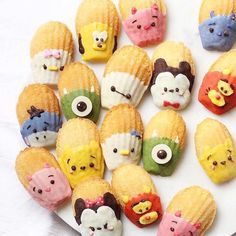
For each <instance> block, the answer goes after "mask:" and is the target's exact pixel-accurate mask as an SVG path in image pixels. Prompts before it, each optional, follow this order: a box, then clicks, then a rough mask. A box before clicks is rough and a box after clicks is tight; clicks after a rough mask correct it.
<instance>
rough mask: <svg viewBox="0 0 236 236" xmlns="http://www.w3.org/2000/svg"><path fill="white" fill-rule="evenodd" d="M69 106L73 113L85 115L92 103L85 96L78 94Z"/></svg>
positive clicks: (90, 109)
mask: <svg viewBox="0 0 236 236" xmlns="http://www.w3.org/2000/svg"><path fill="white" fill-rule="evenodd" d="M71 108H72V111H73V112H74V114H75V115H77V116H80V117H85V116H87V115H89V114H90V113H91V111H92V109H93V104H92V102H91V101H90V99H89V98H87V97H85V96H79V97H76V98H75V99H74V100H73V102H72V104H71Z"/></svg>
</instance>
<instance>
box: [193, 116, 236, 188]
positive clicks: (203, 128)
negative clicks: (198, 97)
mask: <svg viewBox="0 0 236 236" xmlns="http://www.w3.org/2000/svg"><path fill="white" fill-rule="evenodd" d="M195 146H196V152H197V157H198V160H199V162H200V164H201V166H202V167H203V169H204V170H205V172H206V174H207V175H208V176H209V178H210V179H211V180H212V181H213V182H214V183H217V184H219V183H223V182H226V181H229V180H231V179H233V178H234V177H236V149H235V147H234V144H233V140H232V137H231V135H230V133H229V131H228V130H227V128H226V127H225V126H224V125H223V124H222V123H220V122H219V121H217V120H213V119H210V118H208V119H205V120H204V121H203V122H201V123H200V124H199V125H198V127H197V130H196V133H195Z"/></svg>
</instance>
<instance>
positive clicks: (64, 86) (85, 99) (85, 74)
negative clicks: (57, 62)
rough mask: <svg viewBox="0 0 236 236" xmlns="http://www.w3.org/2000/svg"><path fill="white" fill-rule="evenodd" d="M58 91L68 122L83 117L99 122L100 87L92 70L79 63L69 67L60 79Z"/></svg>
mask: <svg viewBox="0 0 236 236" xmlns="http://www.w3.org/2000/svg"><path fill="white" fill-rule="evenodd" d="M58 89H59V95H60V98H61V106H62V111H63V113H64V115H65V117H66V119H67V120H69V119H72V118H76V117H81V118H88V119H90V120H92V121H93V122H97V120H98V117H99V113H100V106H101V105H100V104H101V102H100V85H99V82H98V80H97V78H96V75H95V74H94V72H93V70H92V69H90V68H89V67H88V66H87V65H85V64H82V63H79V62H75V63H71V64H69V65H67V66H66V67H65V69H64V71H63V72H62V73H61V75H60V77H59V81H58Z"/></svg>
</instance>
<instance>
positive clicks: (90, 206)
mask: <svg viewBox="0 0 236 236" xmlns="http://www.w3.org/2000/svg"><path fill="white" fill-rule="evenodd" d="M72 208H73V211H74V217H75V220H76V222H77V223H78V225H79V228H78V229H79V232H80V233H81V235H82V236H121V235H122V223H121V220H120V219H121V208H120V205H119V203H118V202H117V200H116V198H115V197H114V194H113V192H112V189H111V186H110V185H109V183H108V182H107V181H105V180H102V179H100V178H89V179H88V180H85V181H83V182H82V183H80V184H79V185H77V186H76V188H75V189H74V191H73V196H72Z"/></svg>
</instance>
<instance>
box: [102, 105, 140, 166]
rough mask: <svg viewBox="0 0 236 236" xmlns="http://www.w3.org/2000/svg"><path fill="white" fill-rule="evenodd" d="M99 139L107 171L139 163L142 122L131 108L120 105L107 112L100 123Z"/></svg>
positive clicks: (136, 112)
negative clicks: (123, 165)
mask: <svg viewBox="0 0 236 236" xmlns="http://www.w3.org/2000/svg"><path fill="white" fill-rule="evenodd" d="M100 137H101V145H102V150H103V155H104V158H105V162H106V165H107V168H108V169H109V170H114V169H116V168H117V167H119V166H120V165H122V164H128V163H133V164H138V163H139V161H140V157H141V149H142V140H143V122H142V119H141V116H140V114H139V113H138V111H137V110H136V109H135V108H134V107H133V106H131V105H128V104H121V105H118V106H115V107H113V108H112V109H111V110H109V111H108V113H107V114H106V116H105V118H104V121H103V123H102V127H101V131H100Z"/></svg>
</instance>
